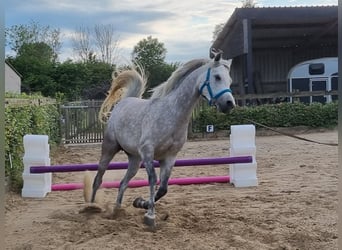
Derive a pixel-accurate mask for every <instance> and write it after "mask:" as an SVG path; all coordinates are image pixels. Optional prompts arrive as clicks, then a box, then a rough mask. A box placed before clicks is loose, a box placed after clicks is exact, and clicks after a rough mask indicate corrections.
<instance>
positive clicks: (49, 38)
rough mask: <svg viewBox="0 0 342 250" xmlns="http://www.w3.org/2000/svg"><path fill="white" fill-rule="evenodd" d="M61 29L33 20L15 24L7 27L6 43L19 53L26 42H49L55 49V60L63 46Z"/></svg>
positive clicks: (53, 49)
mask: <svg viewBox="0 0 342 250" xmlns="http://www.w3.org/2000/svg"><path fill="white" fill-rule="evenodd" d="M59 37H60V30H59V29H53V28H51V27H50V26H42V25H40V24H39V23H37V22H34V21H31V22H30V23H29V24H28V25H23V24H20V25H13V26H11V27H10V28H6V43H7V44H8V45H9V46H10V48H11V49H12V50H13V51H14V52H15V53H16V54H17V53H18V52H19V50H20V49H21V47H22V46H23V45H25V44H38V43H44V44H47V45H48V46H49V47H50V48H51V49H52V51H53V60H56V59H57V57H58V54H59V51H60V48H61V42H60V40H59Z"/></svg>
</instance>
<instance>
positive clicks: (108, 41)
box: [72, 24, 119, 64]
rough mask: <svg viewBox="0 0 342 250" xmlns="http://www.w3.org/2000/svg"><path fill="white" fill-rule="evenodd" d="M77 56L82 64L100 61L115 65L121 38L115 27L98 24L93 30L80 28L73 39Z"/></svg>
mask: <svg viewBox="0 0 342 250" xmlns="http://www.w3.org/2000/svg"><path fill="white" fill-rule="evenodd" d="M72 46H73V50H74V52H75V54H76V55H77V56H78V57H79V58H80V59H81V61H82V62H88V61H89V60H98V61H101V62H104V63H108V64H115V63H116V60H117V57H118V51H119V37H118V36H117V35H116V33H115V28H114V26H113V25H110V24H108V25H103V24H96V25H94V27H93V28H92V29H91V28H89V27H85V26H80V27H79V28H78V29H77V31H76V33H75V34H74V35H73V38H72Z"/></svg>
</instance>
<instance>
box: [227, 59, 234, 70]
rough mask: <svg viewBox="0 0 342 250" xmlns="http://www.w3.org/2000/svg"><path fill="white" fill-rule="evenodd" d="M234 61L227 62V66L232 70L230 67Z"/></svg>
mask: <svg viewBox="0 0 342 250" xmlns="http://www.w3.org/2000/svg"><path fill="white" fill-rule="evenodd" d="M232 62H233V59H229V60H227V66H228V67H229V68H230V66H231V65H232Z"/></svg>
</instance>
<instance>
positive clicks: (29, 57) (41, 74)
mask: <svg viewBox="0 0 342 250" xmlns="http://www.w3.org/2000/svg"><path fill="white" fill-rule="evenodd" d="M54 56H55V53H54V52H53V49H52V48H51V47H50V46H49V45H48V44H46V43H44V42H36V43H27V44H26V43H25V44H23V45H22V46H21V47H20V48H19V49H18V52H17V56H16V57H15V58H8V60H9V61H10V63H11V64H12V65H13V66H14V67H15V68H16V69H17V70H18V71H19V72H20V74H21V75H22V76H23V78H22V90H23V92H41V93H42V94H43V95H45V96H53V95H54V93H55V91H56V87H57V85H56V82H55V81H54V79H53V77H52V76H53V71H54V65H55V62H54V58H55V57H54Z"/></svg>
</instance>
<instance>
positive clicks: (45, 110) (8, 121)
mask: <svg viewBox="0 0 342 250" xmlns="http://www.w3.org/2000/svg"><path fill="white" fill-rule="evenodd" d="M26 134H45V135H48V136H49V143H50V144H52V145H53V144H55V143H59V142H60V123H59V112H58V107H57V105H55V104H46V105H41V106H38V105H7V106H6V107H5V156H6V161H5V176H7V177H8V178H10V181H11V187H13V188H15V189H19V188H21V187H22V176H21V174H22V172H23V161H22V157H23V155H24V146H23V137H24V135H26Z"/></svg>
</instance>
